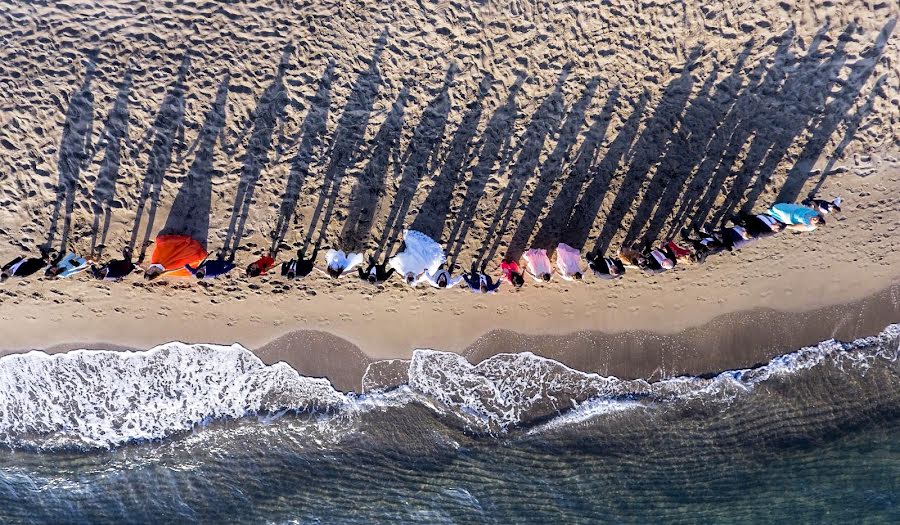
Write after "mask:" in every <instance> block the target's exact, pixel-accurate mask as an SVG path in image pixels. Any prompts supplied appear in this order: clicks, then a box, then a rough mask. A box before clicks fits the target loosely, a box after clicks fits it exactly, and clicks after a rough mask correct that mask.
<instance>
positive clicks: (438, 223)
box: [410, 74, 494, 239]
mask: <svg viewBox="0 0 900 525" xmlns="http://www.w3.org/2000/svg"><path fill="white" fill-rule="evenodd" d="M493 84H494V78H493V77H492V76H491V75H490V74H488V75H486V76H485V77H484V78H483V79H482V80H481V82H480V83H479V87H478V93H477V94H476V96H475V99H474V100H472V101H471V102H470V103H469V105H468V107H467V108H466V112H465V114H463V117H462V119H461V120H460V123H459V126H458V127H457V128H456V131H454V133H453V138H452V139H450V142H449V144H448V146H447V149H446V154H445V157H444V162H443V164H442V165H441V169H440V172H439V173H438V175H437V177H435V180H434V186H432V188H431V191H430V192H428V195H427V196H426V197H425V202H423V203H422V205H421V206H420V207H419V213H417V214H416V218H415V219H413V222H412V224H411V225H410V229H413V230H417V231H420V232H422V233H424V234H425V235H428V236H429V237H431V238H432V239H440V238H441V237H442V235H443V232H444V226H445V224H446V223H447V221H448V220H449V218H450V212H451V207H452V204H453V193H454V190H455V189H456V187H457V185H458V184H459V183H460V182H462V180H463V175H465V173H466V166H467V165H468V163H469V161H470V160H471V158H472V149H473V147H474V146H473V142H474V140H475V136H476V133H477V131H478V123H479V122H480V121H481V115H482V112H483V109H484V102H483V99H484V98H485V97H486V96H487V94H488V93H489V92H490V89H491V86H492V85H493Z"/></svg>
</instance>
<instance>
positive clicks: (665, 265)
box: [641, 248, 675, 274]
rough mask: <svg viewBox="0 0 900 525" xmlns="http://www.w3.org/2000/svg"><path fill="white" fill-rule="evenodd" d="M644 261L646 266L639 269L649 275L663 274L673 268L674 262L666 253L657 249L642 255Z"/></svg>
mask: <svg viewBox="0 0 900 525" xmlns="http://www.w3.org/2000/svg"><path fill="white" fill-rule="evenodd" d="M642 255H643V256H644V260H645V261H646V266H644V267H643V268H641V269H642V270H643V271H644V272H646V273H649V274H657V273H663V272H667V271H669V270H671V269H672V268H675V260H674V259H670V258H669V256H668V255H666V253H665V252H664V251H663V250H661V249H658V248H654V249H651V250H649V251H648V252H646V253H644V254H642Z"/></svg>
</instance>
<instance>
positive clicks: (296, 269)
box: [281, 246, 319, 279]
mask: <svg viewBox="0 0 900 525" xmlns="http://www.w3.org/2000/svg"><path fill="white" fill-rule="evenodd" d="M317 255H319V247H318V246H316V247H315V248H313V252H312V255H311V256H310V257H309V258H308V259H307V258H306V257H304V254H303V249H300V250H297V258H296V259H291V260H290V261H288V262H284V263H281V275H282V276H283V277H287V278H288V279H302V278H304V277H306V276H307V275H309V274H310V273H312V271H313V268H315V265H316V256H317Z"/></svg>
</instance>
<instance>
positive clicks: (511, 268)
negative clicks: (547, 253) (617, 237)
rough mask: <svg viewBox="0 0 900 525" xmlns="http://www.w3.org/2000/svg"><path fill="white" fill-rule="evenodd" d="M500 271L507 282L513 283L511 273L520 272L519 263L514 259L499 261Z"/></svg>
mask: <svg viewBox="0 0 900 525" xmlns="http://www.w3.org/2000/svg"><path fill="white" fill-rule="evenodd" d="M500 271H502V272H503V278H504V279H506V281H507V282H508V283H509V284H515V283H513V280H512V275H513V274H514V273H522V270H521V269H520V268H519V263H517V262H516V261H503V262H502V263H500Z"/></svg>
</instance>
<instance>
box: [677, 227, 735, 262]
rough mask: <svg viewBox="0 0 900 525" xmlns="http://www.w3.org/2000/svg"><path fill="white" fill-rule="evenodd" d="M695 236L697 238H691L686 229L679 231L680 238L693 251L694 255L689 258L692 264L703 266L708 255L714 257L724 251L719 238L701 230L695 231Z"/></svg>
mask: <svg viewBox="0 0 900 525" xmlns="http://www.w3.org/2000/svg"><path fill="white" fill-rule="evenodd" d="M697 234H698V236H697V237H696V238H693V237H691V234H690V232H689V231H688V230H687V229H685V230H682V231H681V238H682V239H684V241H685V242H687V243H689V244H690V245H691V249H692V250H693V251H694V254H693V255H692V256H691V261H692V262H694V263H697V264H703V263H704V262H706V258H707V257H709V256H710V255H715V254H717V253H720V252H722V251H723V250H725V243H724V242H722V238H721V236H718V235H715V234H711V233H709V232H707V231H706V230H704V229H702V228H698V229H697Z"/></svg>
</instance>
